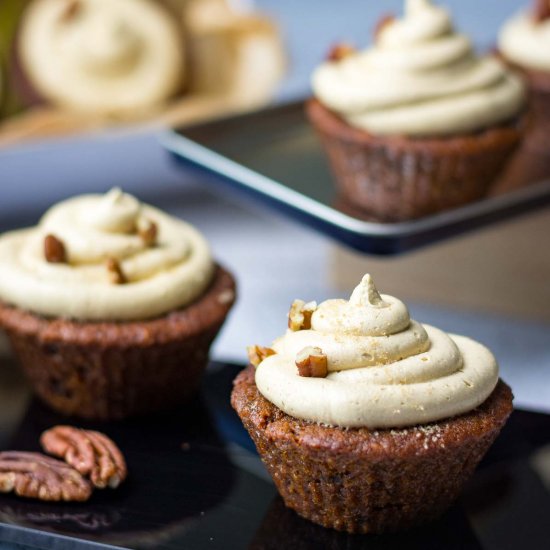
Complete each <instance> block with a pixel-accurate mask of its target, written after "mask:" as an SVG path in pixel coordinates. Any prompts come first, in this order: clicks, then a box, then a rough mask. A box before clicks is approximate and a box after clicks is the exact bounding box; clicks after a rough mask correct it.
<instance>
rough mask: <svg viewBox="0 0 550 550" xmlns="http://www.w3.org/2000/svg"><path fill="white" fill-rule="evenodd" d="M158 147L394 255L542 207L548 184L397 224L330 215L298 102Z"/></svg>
mask: <svg viewBox="0 0 550 550" xmlns="http://www.w3.org/2000/svg"><path fill="white" fill-rule="evenodd" d="M159 139H160V142H161V144H162V145H163V146H164V148H165V149H166V150H167V151H169V152H170V154H171V155H172V156H173V157H174V158H175V159H176V161H177V163H179V164H183V165H184V166H185V167H186V168H187V169H189V168H192V169H194V170H195V171H197V172H198V173H199V174H200V176H201V178H202V179H203V180H204V181H210V182H212V183H214V184H216V185H217V186H218V188H221V189H224V188H231V189H234V190H236V191H238V192H240V194H241V195H245V196H249V197H251V198H253V199H256V200H258V201H260V202H263V203H264V204H266V205H268V206H270V207H272V208H273V209H275V210H276V211H278V212H281V213H283V214H285V215H287V216H290V217H291V218H293V219H295V220H297V221H300V222H302V223H304V224H306V225H309V226H310V227H313V228H315V229H317V230H318V231H320V232H321V233H323V234H325V235H327V236H328V237H331V238H333V239H335V240H336V241H338V242H340V243H342V244H345V245H347V246H349V247H351V248H354V249H356V250H358V251H360V252H364V253H368V254H378V255H390V254H400V253H403V252H408V251H411V250H414V249H416V248H419V247H422V246H426V245H428V244H430V243H434V242H437V241H441V240H444V239H448V238H450V237H453V236H456V235H459V234H461V233H464V232H466V231H470V230H473V229H476V228H480V227H483V226H487V225H490V224H493V223H495V222H497V221H501V220H505V219H508V218H510V217H512V216H516V215H518V214H522V213H525V212H528V211H530V210H533V209H536V208H541V207H544V206H546V205H548V204H550V181H542V182H534V183H533V184H531V185H528V186H524V187H523V188H521V189H515V190H510V191H509V192H507V193H504V194H502V195H499V196H494V197H489V198H486V199H483V200H480V201H477V202H474V203H471V204H469V205H466V206H463V207H461V208H456V209H453V210H448V211H446V212H443V213H441V214H437V215H433V216H428V217H424V218H420V219H418V220H413V221H408V222H400V223H377V222H373V221H365V220H364V219H359V218H356V217H352V216H350V215H348V214H346V213H344V212H341V211H340V210H338V209H337V207H336V205H337V203H338V198H337V196H336V193H335V187H334V184H333V181H332V175H331V173H330V170H329V167H328V164H327V160H326V157H325V154H324V152H323V150H322V149H321V145H320V143H319V140H318V138H317V137H316V135H315V133H314V131H313V129H312V127H311V124H310V123H309V122H308V121H307V119H306V116H305V113H304V106H303V103H302V102H295V103H290V104H286V105H280V106H276V107H272V108H269V109H264V110H261V111H257V112H253V113H247V114H242V115H237V116H232V117H229V118H223V119H220V120H215V121H212V122H207V123H201V124H198V125H194V126H187V127H184V128H176V129H172V130H167V131H166V132H164V133H162V134H160V136H159Z"/></svg>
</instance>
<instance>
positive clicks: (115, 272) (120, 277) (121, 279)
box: [105, 258, 128, 285]
mask: <svg viewBox="0 0 550 550" xmlns="http://www.w3.org/2000/svg"><path fill="white" fill-rule="evenodd" d="M105 266H106V267H107V273H108V274H109V281H111V283H113V284H114V285H123V284H124V283H127V282H128V280H127V279H126V275H124V271H122V267H120V262H119V261H118V260H117V259H116V258H107V260H106V261H105Z"/></svg>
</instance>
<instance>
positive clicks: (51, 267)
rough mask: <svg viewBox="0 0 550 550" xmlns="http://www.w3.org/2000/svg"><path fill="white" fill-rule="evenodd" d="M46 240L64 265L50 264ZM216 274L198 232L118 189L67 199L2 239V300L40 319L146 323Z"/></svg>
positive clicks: (195, 294) (182, 302) (190, 296)
mask: <svg viewBox="0 0 550 550" xmlns="http://www.w3.org/2000/svg"><path fill="white" fill-rule="evenodd" d="M48 238H50V239H52V238H54V239H55V241H57V242H58V243H59V244H58V246H60V247H62V249H63V252H64V253H63V261H61V262H60V261H57V262H55V263H52V262H51V261H50V260H49V258H48V256H47V253H45V241H46V239H48ZM109 266H110V267H109ZM112 270H117V277H116V278H115V281H116V282H118V283H125V284H113V277H112ZM212 273H213V262H212V258H211V255H210V251H209V247H208V244H207V243H206V241H205V240H204V238H203V237H202V235H200V233H198V232H197V231H196V230H195V229H194V228H193V227H191V226H190V225H188V224H186V223H185V222H183V221H180V220H178V219H175V218H172V217H171V216H168V215H166V214H164V213H163V212H161V211H159V210H157V209H156V208H153V207H151V206H148V205H145V204H141V203H140V202H139V201H138V200H137V199H136V198H135V197H132V196H131V195H128V194H126V193H123V192H122V191H121V190H120V189H113V190H111V191H110V192H109V193H107V194H106V195H103V196H102V195H83V196H80V197H76V198H73V199H69V200H66V201H64V202H62V203H60V204H58V205H56V206H54V207H52V208H51V209H50V210H49V211H48V212H46V214H45V215H44V216H43V217H42V219H41V220H40V223H39V225H38V226H37V227H35V228H31V229H24V230H19V231H13V232H11V233H7V234H5V235H3V236H2V237H0V300H3V301H5V302H8V303H12V304H14V305H16V306H18V307H21V308H24V309H28V310H30V311H33V312H35V313H39V314H43V315H49V316H58V317H71V318H76V319H79V320H133V319H135V320H143V319H147V318H151V317H155V316H158V315H162V314H164V313H166V312H168V311H171V310H175V309H177V308H179V307H182V306H184V305H186V304H187V303H189V302H191V301H192V300H194V299H195V298H196V297H198V296H199V295H200V294H201V293H202V292H203V290H204V289H205V288H206V286H207V285H208V283H209V282H210V279H211V276H212Z"/></svg>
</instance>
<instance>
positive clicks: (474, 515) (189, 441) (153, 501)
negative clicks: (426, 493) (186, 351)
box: [0, 358, 550, 550]
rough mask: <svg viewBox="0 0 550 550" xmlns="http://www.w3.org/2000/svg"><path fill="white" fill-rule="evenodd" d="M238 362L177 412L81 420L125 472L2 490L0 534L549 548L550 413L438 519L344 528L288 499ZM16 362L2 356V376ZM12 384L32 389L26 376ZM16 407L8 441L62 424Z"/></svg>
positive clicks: (155, 542)
mask: <svg viewBox="0 0 550 550" xmlns="http://www.w3.org/2000/svg"><path fill="white" fill-rule="evenodd" d="M239 369H240V367H239V366H237V365H229V364H220V363H214V364H212V365H211V368H210V370H209V372H208V374H207V375H206V377H205V381H204V386H203V389H202V391H201V394H200V396H199V397H198V398H197V399H196V400H195V401H194V402H193V403H192V404H190V405H189V406H188V407H186V408H185V409H182V410H180V411H177V412H175V413H172V414H170V415H167V416H159V417H150V418H147V419H136V420H132V421H126V422H120V423H112V424H93V423H80V425H85V426H89V427H93V428H97V429H101V430H103V431H105V432H106V433H107V434H109V435H110V436H111V437H113V438H114V439H115V440H116V441H117V442H118V443H119V445H120V447H121V448H122V449H123V451H124V453H125V455H126V457H127V460H128V464H129V468H130V477H129V479H128V481H127V482H126V483H125V484H124V485H123V486H121V487H120V488H119V489H118V490H116V491H103V492H96V493H95V494H94V496H93V497H92V499H91V500H90V501H89V502H88V503H83V504H53V503H40V502H34V501H30V500H24V499H20V498H16V497H14V496H12V495H0V542H1V541H8V542H17V543H19V544H24V545H27V546H29V547H31V548H48V549H53V548H55V549H63V550H73V549H80V548H113V547H114V548H121V547H122V548H132V549H133V548H158V549H160V550H163V549H176V548H177V549H180V548H186V549H188V548H189V549H202V548H209V549H222V548H223V549H229V548H231V549H240V548H251V549H266V550H267V549H270V550H271V549H273V550H275V549H280V548H287V549H300V550H301V549H303V550H306V549H318V548H329V549H334V550H336V549H340V548H342V549H346V550H353V549H359V548H365V549H378V548H384V549H394V548H396V549H397V548H399V549H401V548H407V549H409V550H413V549H417V548H418V549H430V548H437V549H442V548H446V549H447V548H450V549H491V550H492V549H495V550H497V549H498V550H503V549H504V550H506V549H508V548H523V547H527V548H530V549H538V548H540V549H548V547H549V545H548V541H549V534H548V526H549V525H550V493H549V490H548V487H547V486H546V487H545V485H544V483H543V481H542V477H541V474H540V472H541V469H540V463H541V461H543V462H544V457H546V464H547V473H548V468H549V467H550V466H548V465H549V464H550V450H549V449H550V447H549V445H550V416H548V415H543V414H539V413H535V412H526V411H516V412H515V413H514V414H513V416H512V418H511V420H510V421H509V423H508V425H507V426H506V428H505V430H504V432H503V433H502V434H501V436H500V438H499V439H498V441H497V443H496V444H495V445H494V447H493V448H492V450H491V451H490V453H489V454H488V456H487V457H486V459H485V460H484V462H483V464H482V465H481V467H480V468H479V469H478V471H477V473H476V474H475V476H474V478H473V479H472V481H471V482H470V483H469V485H468V486H467V488H466V489H465V491H464V493H463V496H462V497H461V499H460V501H459V502H458V503H457V504H456V505H454V506H453V507H452V508H451V509H450V510H449V511H448V512H447V513H446V514H445V515H444V516H443V517H442V518H441V519H440V520H438V521H436V522H434V523H432V524H430V525H426V526H424V527H422V528H418V529H414V530H411V531H408V532H406V533H402V534H395V535H380V536H373V535H370V536H369V535H366V536H359V535H347V534H343V533H338V532H336V531H332V530H329V529H323V528H322V527H319V526H316V525H314V524H312V523H310V522H308V521H306V520H303V519H301V518H300V517H298V516H297V515H296V514H295V513H294V512H292V511H291V510H288V509H287V508H285V506H284V504H283V503H282V501H281V499H280V498H279V497H278V495H277V493H276V491H275V489H274V486H273V485H272V483H271V481H270V480H269V477H268V476H267V475H266V472H265V470H264V469H263V466H262V464H261V462H260V460H259V458H258V457H257V455H256V454H255V451H254V448H253V445H252V443H251V441H250V439H249V438H248V435H247V434H246V432H245V431H244V429H243V428H242V426H241V424H240V422H239V420H238V418H237V416H236V415H235V413H234V412H233V411H232V409H231V407H230V405H229V393H230V389H231V381H232V379H233V378H234V376H235V375H236V373H237V372H238V371H239ZM14 372H15V371H14V370H13V366H12V365H11V364H9V363H8V362H7V361H4V360H2V358H0V383H3V379H4V377H6V376H8V377H9V376H11V377H12V378H13V373H14ZM10 373H12V374H10ZM12 386H13V388H14V390H13V391H14V392H15V393H16V392H19V391H20V392H21V398H22V399H24V398H25V395H26V389H25V387H24V385H22V384H20V385H17V384H15V385H14V384H13V383H12ZM12 413H13V411H9V410H8V409H6V408H5V407H3V408H2V409H1V413H0V426H1V431H0V438H1V439H0V441H1V448H5V449H7V448H17V449H21V450H38V445H37V440H38V437H39V435H40V433H41V432H42V430H44V429H46V428H48V427H50V426H52V425H54V424H57V423H60V422H66V419H64V418H60V417H59V416H57V415H56V414H54V413H53V412H51V411H50V410H49V409H47V408H46V407H44V406H43V405H41V404H40V403H38V402H37V401H36V400H31V401H30V402H29V405H28V407H27V408H26V409H25V411H24V413H23V414H22V415H20V416H18V415H14V414H12ZM9 418H12V420H9ZM537 464H539V466H537ZM547 482H548V480H547ZM0 545H1V544H0Z"/></svg>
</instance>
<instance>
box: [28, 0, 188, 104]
mask: <svg viewBox="0 0 550 550" xmlns="http://www.w3.org/2000/svg"><path fill="white" fill-rule="evenodd" d="M20 43H21V45H20V48H21V57H22V61H23V65H24V67H25V69H26V71H27V73H28V74H29V76H30V78H31V80H32V81H33V82H34V84H35V85H36V87H37V88H38V89H39V90H40V91H41V92H42V93H43V94H44V95H45V96H46V97H47V98H49V99H51V100H53V101H55V102H59V103H61V104H63V105H67V106H69V107H72V108H76V109H82V110H88V111H94V112H95V111H98V112H106V113H109V114H111V113H113V114H119V113H123V112H127V113H129V112H131V111H133V110H135V109H138V110H140V109H144V108H149V107H151V106H155V105H157V104H159V103H160V102H162V101H164V100H165V99H167V98H168V97H169V96H170V95H171V94H173V93H174V92H175V91H176V89H177V87H178V86H179V84H181V81H182V75H183V71H184V64H185V60H184V44H183V41H182V39H181V36H180V32H179V30H178V27H177V24H176V22H175V21H174V20H172V18H171V16H170V15H169V14H168V12H167V11H166V10H165V9H164V8H163V7H162V6H159V5H157V4H156V3H155V2H151V1H150V0H116V1H113V0H35V2H33V3H32V4H31V5H30V6H29V8H28V9H27V11H26V12H25V14H24V18H23V23H22V27H21V33H20Z"/></svg>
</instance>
